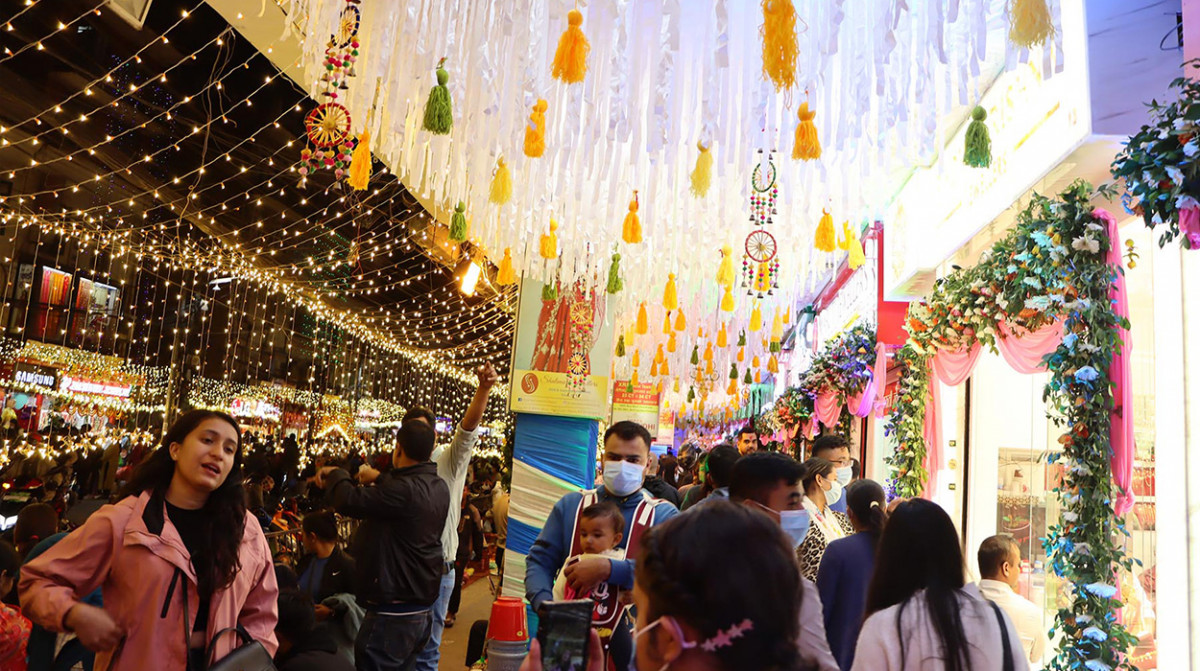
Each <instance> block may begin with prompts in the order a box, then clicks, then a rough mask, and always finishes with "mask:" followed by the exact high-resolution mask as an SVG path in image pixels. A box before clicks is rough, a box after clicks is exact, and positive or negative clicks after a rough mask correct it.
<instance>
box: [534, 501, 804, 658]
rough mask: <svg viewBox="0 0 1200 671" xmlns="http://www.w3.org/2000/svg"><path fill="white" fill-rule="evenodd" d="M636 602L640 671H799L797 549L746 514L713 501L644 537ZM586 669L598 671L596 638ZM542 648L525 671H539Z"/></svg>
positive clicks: (771, 525)
mask: <svg viewBox="0 0 1200 671" xmlns="http://www.w3.org/2000/svg"><path fill="white" fill-rule="evenodd" d="M640 552H641V555H640V559H639V560H638V563H637V577H636V580H635V582H634V587H633V599H634V603H635V605H636V606H637V631H636V632H635V633H634V637H635V638H636V639H637V645H636V658H635V662H636V668H637V670H638V671H660V670H664V669H669V670H670V671H702V670H703V671H735V670H737V671H799V670H800V669H802V668H803V666H802V665H801V662H800V651H799V647H798V646H797V643H796V641H797V637H798V636H799V633H800V602H801V599H802V598H803V592H802V588H801V584H800V573H799V571H798V570H797V568H796V557H795V553H794V552H793V550H792V543H791V542H790V541H789V539H788V537H787V536H786V535H785V534H784V533H783V530H782V529H781V528H780V527H779V524H777V523H776V522H775V521H773V520H772V519H771V518H769V517H767V516H766V515H763V514H762V513H760V512H757V511H755V510H754V509H752V508H750V507H748V506H742V505H737V504H734V503H729V502H727V501H713V502H712V503H710V504H708V505H705V506H702V507H700V508H698V509H697V510H695V511H694V512H690V513H688V514H687V515H680V516H678V517H675V518H672V519H671V520H669V521H667V522H665V523H663V524H661V525H659V526H656V527H654V528H653V529H650V530H649V531H647V532H646V535H645V536H643V537H642V541H641V549H640ZM592 653H593V654H589V657H588V659H589V663H588V669H587V671H601V670H602V667H601V664H600V663H599V662H597V661H596V660H597V659H598V653H599V639H597V638H596V637H595V635H593V640H592ZM540 660H541V650H540V648H539V647H538V645H537V642H536V641H535V642H534V644H533V646H532V647H531V649H530V652H529V656H528V657H527V658H526V659H525V663H524V664H523V665H522V666H521V670H522V671H541V668H542V667H541V663H540Z"/></svg>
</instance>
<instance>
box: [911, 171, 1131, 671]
mask: <svg viewBox="0 0 1200 671" xmlns="http://www.w3.org/2000/svg"><path fill="white" fill-rule="evenodd" d="M1092 196H1093V190H1092V187H1091V186H1090V185H1089V184H1087V183H1086V182H1083V181H1078V182H1076V183H1075V184H1073V185H1072V186H1071V187H1070V188H1069V189H1067V190H1066V191H1064V192H1063V193H1062V194H1060V195H1059V197H1058V199H1050V198H1046V197H1044V196H1040V195H1036V194H1035V195H1034V196H1033V198H1032V200H1031V202H1030V203H1029V205H1028V206H1027V207H1026V208H1025V210H1024V211H1023V212H1021V214H1020V215H1019V217H1018V219H1017V225H1016V227H1015V228H1014V229H1013V230H1012V231H1011V232H1010V233H1009V234H1008V235H1007V236H1006V237H1005V238H1004V239H1003V240H1002V241H1001V242H999V243H997V244H996V245H995V246H994V247H993V248H992V250H991V252H990V253H989V254H988V255H987V256H986V257H985V258H984V259H983V260H982V261H981V262H980V263H979V264H978V265H976V266H974V267H972V268H968V269H963V270H958V271H955V272H954V273H951V274H950V275H949V276H948V277H946V278H943V279H942V280H940V281H939V282H938V284H937V286H936V287H935V288H934V290H933V292H932V293H931V294H930V296H929V298H928V300H927V301H926V302H925V304H924V305H913V306H912V307H911V308H910V313H909V320H908V323H907V325H906V327H907V329H908V332H909V342H908V344H906V345H905V347H904V348H902V349H901V350H900V354H899V355H898V360H899V362H900V363H901V365H902V366H904V368H905V372H906V374H905V375H904V377H902V379H901V390H900V393H899V394H898V395H897V401H896V403H895V409H894V411H893V413H892V415H891V418H890V422H889V424H888V429H889V431H890V432H891V433H893V434H894V435H895V437H896V440H897V442H898V444H899V448H898V449H897V451H896V453H895V455H893V456H892V457H891V458H890V459H888V464H889V466H891V468H892V484H893V486H894V488H895V490H896V492H897V494H899V495H901V496H915V495H918V494H919V493H920V491H921V489H922V488H923V487H924V481H925V477H926V475H927V474H926V473H924V464H923V462H924V459H925V445H924V438H923V435H922V426H923V420H924V413H925V402H926V396H927V394H928V386H927V378H926V376H927V375H928V374H929V373H928V360H929V358H930V357H932V356H933V355H934V354H935V353H936V351H937V349H938V348H948V349H949V350H950V351H955V350H960V349H963V348H965V347H968V346H970V345H971V344H973V343H974V342H979V343H981V344H983V345H986V346H988V347H989V348H991V349H992V350H995V349H996V337H997V334H998V332H999V331H1000V327H1001V324H1002V323H1003V324H1007V326H1008V327H1009V328H1014V327H1021V328H1024V329H1027V330H1028V331H1031V332H1032V331H1036V330H1038V329H1039V328H1041V327H1043V326H1047V325H1049V324H1050V323H1051V322H1053V321H1054V320H1056V319H1061V320H1062V322H1063V334H1064V335H1063V339H1062V343H1061V344H1060V345H1059V346H1058V348H1057V349H1056V350H1055V351H1054V352H1053V353H1052V354H1050V355H1048V356H1047V357H1046V358H1045V365H1046V368H1047V370H1048V371H1049V372H1050V381H1049V383H1048V384H1047V385H1046V389H1045V393H1044V398H1045V399H1046V400H1047V401H1048V402H1049V403H1050V405H1051V407H1052V408H1053V413H1052V420H1053V421H1054V423H1055V424H1056V425H1057V426H1060V427H1063V433H1062V435H1061V437H1060V438H1059V445H1060V447H1061V452H1057V453H1051V454H1050V455H1049V456H1048V461H1049V462H1051V463H1059V464H1062V465H1063V466H1064V475H1063V478H1062V480H1061V482H1060V484H1059V486H1057V487H1055V488H1054V491H1055V493H1056V494H1057V495H1058V497H1059V501H1060V502H1061V505H1062V511H1063V512H1062V516H1061V523H1060V524H1057V525H1054V526H1052V527H1050V529H1049V531H1048V533H1047V537H1046V538H1045V539H1044V541H1043V545H1044V547H1045V550H1046V553H1047V555H1048V559H1049V565H1050V568H1051V569H1052V570H1054V572H1055V573H1056V575H1058V576H1059V577H1060V578H1063V579H1065V580H1067V581H1069V584H1070V588H1069V589H1070V594H1071V596H1072V599H1070V603H1069V604H1068V605H1067V606H1065V607H1063V608H1060V609H1059V611H1058V614H1057V616H1056V619H1055V625H1054V628H1053V629H1052V630H1051V636H1054V635H1055V633H1056V632H1061V633H1062V638H1061V642H1060V644H1059V649H1058V655H1057V656H1056V657H1055V658H1054V660H1053V661H1051V662H1050V663H1049V665H1048V666H1047V667H1046V668H1048V669H1057V670H1062V671H1065V670H1068V669H1070V670H1072V671H1074V670H1087V671H1111V670H1112V669H1132V668H1134V667H1133V665H1132V664H1131V662H1130V661H1129V660H1128V658H1127V656H1126V655H1125V653H1126V651H1127V650H1129V649H1130V648H1131V647H1132V646H1133V645H1134V644H1136V637H1135V636H1134V635H1133V634H1131V633H1130V632H1129V631H1128V630H1127V629H1126V628H1125V627H1124V626H1123V625H1122V624H1120V623H1119V622H1117V618H1116V616H1115V615H1116V611H1117V610H1118V609H1119V608H1120V607H1121V605H1122V604H1121V601H1120V600H1119V599H1118V598H1117V597H1118V596H1119V590H1118V588H1117V586H1116V585H1114V579H1115V576H1117V575H1118V574H1119V573H1120V572H1121V571H1122V570H1123V571H1130V570H1131V569H1132V560H1131V559H1130V558H1129V557H1127V556H1126V555H1125V553H1124V550H1123V547H1122V544H1123V539H1124V538H1125V536H1126V535H1127V534H1126V532H1125V525H1124V522H1123V521H1122V519H1121V518H1120V517H1117V516H1116V514H1115V513H1114V510H1113V497H1114V486H1113V484H1112V468H1111V465H1110V461H1109V460H1110V458H1111V447H1110V437H1109V430H1110V413H1111V412H1112V408H1113V402H1114V401H1113V394H1112V389H1111V385H1110V384H1109V383H1108V382H1107V380H1108V379H1109V376H1108V373H1109V368H1110V365H1111V362H1112V360H1113V354H1114V352H1115V351H1117V350H1118V349H1119V348H1120V346H1121V336H1120V331H1119V329H1120V328H1126V329H1127V328H1128V326H1129V325H1128V321H1127V320H1126V319H1124V318H1122V317H1121V316H1119V315H1118V314H1117V313H1116V311H1115V310H1114V309H1113V304H1112V301H1111V299H1110V296H1109V291H1110V288H1111V287H1112V286H1113V284H1114V282H1115V281H1116V279H1117V276H1118V273H1120V272H1122V270H1121V268H1119V267H1115V266H1112V265H1109V264H1108V263H1107V262H1106V259H1105V253H1106V252H1107V251H1108V247H1109V245H1110V244H1112V242H1111V241H1110V240H1109V238H1108V236H1107V235H1106V233H1105V227H1104V222H1105V220H1104V219H1102V218H1101V216H1099V215H1097V214H1096V213H1095V212H1094V211H1093V209H1092V206H1091V205H1090V202H1089V201H1090V199H1091V197H1092ZM1105 216H1107V215H1105Z"/></svg>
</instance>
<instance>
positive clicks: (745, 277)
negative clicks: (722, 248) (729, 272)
mask: <svg viewBox="0 0 1200 671" xmlns="http://www.w3.org/2000/svg"><path fill="white" fill-rule="evenodd" d="M758 153H759V161H758V165H756V166H754V172H753V174H752V175H751V177H750V189H751V193H750V225H751V226H753V227H754V230H753V231H751V232H750V234H749V235H747V236H746V245H745V252H744V254H743V256H742V286H743V287H745V288H746V295H752V294H754V293H756V292H757V294H758V297H759V298H762V297H763V296H764V295H766V296H770V295H774V293H775V289H778V288H779V259H778V256H777V255H778V252H779V247H778V245H777V244H776V242H775V236H773V235H771V233H770V232H769V231H767V228H768V227H770V226H771V225H772V224H774V223H775V215H776V214H779V210H778V209H777V208H776V200H777V199H778V198H779V184H778V180H777V178H778V176H779V175H778V172H777V170H776V168H775V151H774V150H771V154H770V156H768V157H766V161H764V160H763V157H762V154H763V150H761V149H759V150H758Z"/></svg>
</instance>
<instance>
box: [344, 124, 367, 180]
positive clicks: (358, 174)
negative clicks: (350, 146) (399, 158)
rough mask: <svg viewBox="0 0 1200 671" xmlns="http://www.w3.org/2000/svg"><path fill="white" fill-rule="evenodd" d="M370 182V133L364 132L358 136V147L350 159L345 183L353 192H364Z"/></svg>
mask: <svg viewBox="0 0 1200 671" xmlns="http://www.w3.org/2000/svg"><path fill="white" fill-rule="evenodd" d="M370 180H371V133H370V131H365V130H364V131H363V132H362V134H361V135H359V136H358V146H357V147H355V148H354V155H353V156H351V157H350V173H349V175H348V176H347V177H346V183H347V184H349V185H350V187H351V188H353V189H354V190H355V191H364V190H366V188H367V182H369V181H370Z"/></svg>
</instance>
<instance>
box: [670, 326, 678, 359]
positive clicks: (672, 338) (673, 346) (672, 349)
mask: <svg viewBox="0 0 1200 671" xmlns="http://www.w3.org/2000/svg"><path fill="white" fill-rule="evenodd" d="M677 347H678V346H677V345H676V344H675V333H674V332H673V331H672V332H671V335H669V336H667V351H668V352H670V353H671V354H674V353H675V350H676V348H677Z"/></svg>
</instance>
